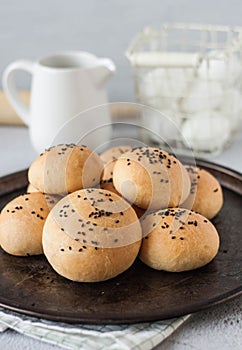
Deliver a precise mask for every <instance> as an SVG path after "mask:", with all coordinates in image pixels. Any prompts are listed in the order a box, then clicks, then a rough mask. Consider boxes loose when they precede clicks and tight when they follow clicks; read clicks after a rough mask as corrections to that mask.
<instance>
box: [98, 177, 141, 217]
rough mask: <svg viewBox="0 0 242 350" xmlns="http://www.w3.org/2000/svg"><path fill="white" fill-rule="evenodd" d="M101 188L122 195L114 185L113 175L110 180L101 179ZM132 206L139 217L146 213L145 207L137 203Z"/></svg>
mask: <svg viewBox="0 0 242 350" xmlns="http://www.w3.org/2000/svg"><path fill="white" fill-rule="evenodd" d="M100 188H102V189H104V190H107V191H111V192H113V193H116V194H117V195H119V196H120V194H119V193H118V191H117V190H116V189H115V187H114V186H113V179H112V177H111V178H109V179H108V180H101V182H100ZM132 208H133V209H134V211H135V212H136V215H137V216H138V218H141V217H142V216H143V215H144V214H145V213H146V211H145V210H144V209H142V208H139V207H137V205H135V204H133V205H132Z"/></svg>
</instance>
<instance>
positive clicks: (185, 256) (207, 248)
mask: <svg viewBox="0 0 242 350" xmlns="http://www.w3.org/2000/svg"><path fill="white" fill-rule="evenodd" d="M142 228H143V236H144V238H143V241H142V246H141V249H140V259H141V260H142V261H143V262H144V263H145V264H146V265H148V266H150V267H152V268H154V269H157V270H164V271H168V272H182V271H188V270H193V269H197V268H199V267H202V266H204V265H206V264H208V263H209V262H210V261H211V260H213V259H214V257H215V256H216V254H217V253H218V249H219V235H218V233H217V230H216V228H215V227H214V226H213V224H212V223H211V222H210V221H209V220H208V219H207V218H205V217H204V216H202V215H200V214H197V213H194V212H192V211H190V210H187V209H181V208H169V209H164V210H159V211H156V212H154V213H151V214H148V215H147V216H146V217H145V218H144V219H143V220H142Z"/></svg>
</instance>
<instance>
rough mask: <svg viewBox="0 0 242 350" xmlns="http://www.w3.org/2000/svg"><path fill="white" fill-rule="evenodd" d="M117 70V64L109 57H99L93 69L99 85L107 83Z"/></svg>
mask: <svg viewBox="0 0 242 350" xmlns="http://www.w3.org/2000/svg"><path fill="white" fill-rule="evenodd" d="M115 72H116V66H115V64H114V63H113V61H112V60H110V59H109V58H100V59H98V62H97V66H96V67H95V68H94V69H93V72H92V73H93V74H92V76H93V78H94V79H95V81H96V84H98V85H99V86H101V85H103V84H105V83H106V82H107V80H108V79H109V78H110V77H111V76H112V75H113V74H114V73H115Z"/></svg>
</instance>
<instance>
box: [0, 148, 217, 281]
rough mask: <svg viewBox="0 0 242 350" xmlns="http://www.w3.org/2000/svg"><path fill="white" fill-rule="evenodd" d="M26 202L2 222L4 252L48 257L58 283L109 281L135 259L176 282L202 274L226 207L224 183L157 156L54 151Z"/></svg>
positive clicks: (135, 151)
mask: <svg viewBox="0 0 242 350" xmlns="http://www.w3.org/2000/svg"><path fill="white" fill-rule="evenodd" d="M28 177H29V186H28V189H27V191H28V192H27V194H24V195H22V196H19V197H17V198H15V199H14V200H12V201H11V202H10V203H8V204H7V205H6V206H5V207H4V209H3V210H2V212H1V215H0V245H1V247H2V249H3V250H5V251H6V252H7V253H9V254H12V255H17V256H30V255H37V254H43V253H44V254H45V256H46V258H47V260H48V261H49V263H50V264H51V266H52V267H53V269H54V270H55V271H56V272H57V273H59V274H60V275H62V276H64V277H66V278H68V279H70V280H73V281H78V282H97V281H104V280H107V279H110V278H113V277H115V276H117V275H118V274H120V273H122V272H124V271H125V270H127V269H128V268H129V267H130V266H131V265H132V264H133V262H134V261H135V259H136V258H137V256H138V255H139V257H140V259H141V260H142V261H143V262H144V263H145V264H147V265H148V266H150V267H152V268H154V269H158V270H165V271H171V272H179V271H187V270H191V269H196V268H199V267H202V266H204V265H206V264H207V263H209V262H210V261H211V260H212V259H213V258H214V257H215V256H216V254H217V252H218V248H219V236H218V233H217V231H216V228H215V227H214V226H213V224H212V223H211V222H210V221H209V220H208V219H211V218H212V217H214V216H215V215H216V214H217V213H218V212H219V210H220V209H221V207H222V203H223V195H222V190H221V186H220V184H219V183H218V181H217V180H216V179H215V178H214V177H213V176H212V175H211V174H209V173H208V172H207V171H205V170H202V169H199V168H197V167H192V166H184V165H183V164H182V163H181V162H180V161H179V160H178V159H176V158H175V157H174V156H171V155H170V154H168V153H167V152H165V151H163V150H161V149H159V148H152V147H136V148H131V147H130V146H120V147H113V148H111V149H109V150H107V151H106V152H104V153H102V154H101V155H100V156H99V155H98V154H96V153H95V152H94V151H92V150H91V149H89V148H88V147H86V146H79V145H74V144H70V145H58V146H55V147H51V148H49V149H48V150H46V151H45V152H44V153H43V154H41V155H40V156H39V157H38V158H37V159H36V160H35V161H34V162H33V164H32V165H31V166H30V168H29V174H28Z"/></svg>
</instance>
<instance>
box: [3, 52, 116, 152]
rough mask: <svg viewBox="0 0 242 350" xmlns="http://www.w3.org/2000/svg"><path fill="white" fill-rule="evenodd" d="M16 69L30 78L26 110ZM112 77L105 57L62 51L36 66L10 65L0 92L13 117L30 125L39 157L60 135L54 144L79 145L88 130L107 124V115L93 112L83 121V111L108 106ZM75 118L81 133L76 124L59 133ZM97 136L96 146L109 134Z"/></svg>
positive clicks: (27, 63)
mask: <svg viewBox="0 0 242 350" xmlns="http://www.w3.org/2000/svg"><path fill="white" fill-rule="evenodd" d="M18 70H23V71H26V72H28V73H30V74H32V83H31V98H30V106H27V105H26V104H25V103H24V102H23V101H22V100H21V98H20V96H19V94H18V91H17V88H16V84H15V73H16V71H18ZM114 72H115V65H114V63H113V62H112V61H111V60H110V59H108V58H98V57H96V56H94V55H92V54H90V53H87V52H80V51H74V52H73V51H71V52H63V53H59V54H55V55H51V56H48V57H45V58H42V59H40V60H39V61H37V62H32V61H27V60H19V61H15V62H13V63H11V64H10V65H9V66H8V67H7V68H6V69H5V71H4V74H3V89H4V91H5V94H6V95H7V97H8V99H9V101H10V103H11V105H12V107H13V108H14V109H15V111H16V113H17V114H18V115H19V116H20V117H21V118H22V120H23V121H24V123H25V124H26V125H28V126H29V129H30V137H31V140H32V144H33V146H34V147H35V149H36V150H37V151H38V152H42V151H43V150H44V149H45V148H46V147H49V146H51V145H53V143H54V140H55V139H56V136H57V135H58V133H59V131H60V130H61V135H62V136H61V139H59V138H58V137H57V139H58V142H63V143H67V142H77V141H78V140H79V139H81V138H82V136H83V135H84V134H85V133H90V132H91V129H92V128H95V129H97V128H99V127H102V125H104V124H108V123H110V117H109V114H108V113H100V115H98V114H97V111H96V112H95V113H94V114H93V118H92V117H91V113H88V117H87V118H85V112H83V111H85V110H87V109H90V108H92V107H95V106H98V105H103V104H105V103H107V92H106V82H107V80H108V78H109V77H110V76H111V75H112V74H113V73H114ZM80 112H82V114H80ZM102 112H103V109H102ZM78 114H80V116H79V120H80V123H79V124H78V125H79V130H77V128H76V123H75V128H71V127H70V125H69V127H67V128H66V130H67V131H66V133H65V130H64V132H63V127H64V125H66V124H68V123H70V122H71V120H72V119H73V117H75V116H76V115H78ZM82 119H83V123H82ZM87 119H88V120H87ZM104 130H108V129H104ZM99 137H100V140H98V141H99V142H105V141H107V137H108V135H104V134H103V135H102V133H99ZM96 141H97V140H96ZM91 146H92V145H89V147H91Z"/></svg>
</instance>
